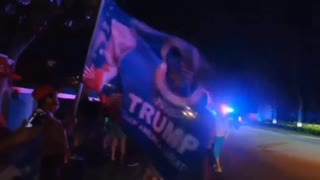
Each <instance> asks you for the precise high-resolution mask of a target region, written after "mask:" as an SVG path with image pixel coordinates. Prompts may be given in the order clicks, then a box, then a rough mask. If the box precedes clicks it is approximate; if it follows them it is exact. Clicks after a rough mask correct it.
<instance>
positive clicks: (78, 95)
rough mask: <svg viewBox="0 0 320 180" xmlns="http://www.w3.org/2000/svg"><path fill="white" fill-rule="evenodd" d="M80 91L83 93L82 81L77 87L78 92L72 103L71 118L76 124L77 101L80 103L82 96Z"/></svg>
mask: <svg viewBox="0 0 320 180" xmlns="http://www.w3.org/2000/svg"><path fill="white" fill-rule="evenodd" d="M82 93H83V82H81V83H80V86H79V89H78V94H77V96H76V100H75V103H74V109H73V118H74V123H75V124H77V122H78V121H77V112H78V108H79V103H80V99H81V97H82Z"/></svg>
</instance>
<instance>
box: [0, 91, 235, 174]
mask: <svg viewBox="0 0 320 180" xmlns="http://www.w3.org/2000/svg"><path fill="white" fill-rule="evenodd" d="M32 95H33V97H34V99H35V100H36V101H37V104H38V107H37V108H36V110H35V111H34V112H33V114H32V115H31V116H30V118H29V119H28V120H26V122H25V123H24V124H23V125H22V127H21V128H20V129H19V130H17V131H15V132H10V131H9V130H8V129H7V128H5V127H3V126H2V127H0V128H1V130H0V138H1V141H0V179H15V178H16V179H19V178H22V177H23V178H22V179H33V178H36V177H38V178H39V179H46V180H48V179H49V180H50V179H53V180H59V179H72V178H75V177H76V176H82V175H83V174H81V173H79V172H78V173H75V174H73V175H72V173H70V172H68V171H66V167H67V164H70V161H83V160H84V159H96V160H100V161H102V163H104V162H107V161H111V162H112V163H115V164H120V165H125V166H129V167H133V166H139V165H140V163H141V162H146V161H145V159H144V158H145V157H144V156H143V155H141V154H142V153H141V151H140V150H139V148H138V146H137V144H135V143H134V140H133V139H130V137H128V136H127V135H126V134H125V133H124V131H123V130H122V128H121V125H122V123H123V120H122V116H121V108H120V107H121V95H120V94H115V95H112V96H102V97H101V98H100V99H101V102H91V101H89V100H88V98H82V99H81V101H80V106H79V113H78V116H77V117H71V118H69V120H67V121H66V120H62V121H61V120H58V119H57V118H56V117H55V112H56V111H57V110H58V109H59V106H60V103H59V99H58V97H57V92H56V90H55V89H54V88H53V87H51V86H42V87H40V88H37V89H35V90H34V92H33V93H32ZM75 118H77V124H74V121H73V120H70V119H75ZM228 122H229V121H228V120H227V118H226V117H225V115H223V114H221V113H218V114H217V115H216V118H215V128H214V132H213V146H211V149H210V155H209V156H210V157H212V159H213V161H212V163H211V165H212V166H213V168H214V170H215V171H216V172H218V173H222V165H221V162H220V161H221V160H220V157H221V151H222V148H223V145H224V142H225V139H226V138H227V137H228V134H229V130H228V129H229V124H228ZM127 149H128V150H127ZM107 152H109V154H108V153H107ZM86 163H87V161H86ZM146 169H147V170H146V172H145V174H144V175H145V177H144V179H152V178H154V177H158V179H160V175H159V174H158V173H157V172H156V170H155V169H154V168H152V167H150V166H148V168H146ZM72 176H73V177H72ZM79 178H81V177H77V179H79Z"/></svg>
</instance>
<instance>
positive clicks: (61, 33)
mask: <svg viewBox="0 0 320 180" xmlns="http://www.w3.org/2000/svg"><path fill="white" fill-rule="evenodd" d="M69 1H70V0H69ZM79 2H82V1H79ZM118 2H119V4H120V5H121V6H122V7H123V8H124V9H125V10H126V11H127V12H128V13H129V14H131V15H133V16H134V17H136V18H138V19H140V20H142V21H144V22H146V23H147V24H149V25H150V26H152V27H155V28H157V29H159V30H162V31H164V32H168V33H171V34H175V35H178V36H180V37H182V38H184V39H186V40H188V41H189V42H192V43H193V44H195V45H196V46H197V47H199V48H200V49H201V50H202V52H203V53H204V54H205V55H206V57H207V60H208V61H209V62H210V63H211V64H212V66H213V67H214V71H215V76H214V77H212V81H213V83H212V89H213V91H215V94H216V96H217V97H225V98H222V99H229V100H230V101H232V102H233V103H235V104H241V102H242V101H248V102H251V103H250V105H247V106H254V107H256V105H258V104H262V103H275V102H276V104H278V106H281V107H283V108H284V109H290V110H293V109H295V108H296V107H297V95H298V92H301V94H302V96H303V98H304V101H305V103H304V104H305V107H306V111H315V112H318V111H319V110H320V103H319V102H320V97H319V95H318V94H319V93H318V92H319V91H320V87H319V85H318V84H319V83H318V81H319V80H318V79H319V78H318V77H320V76H319V75H320V73H319V70H318V68H319V67H320V62H319V61H318V58H317V57H319V51H316V50H315V49H316V48H317V47H319V46H317V45H318V44H319V42H318V41H317V40H319V36H316V33H315V32H316V28H319V23H318V21H317V20H319V19H320V18H319V17H317V16H315V14H313V13H314V12H315V8H312V6H311V5H310V4H306V3H304V2H294V1H289V0H281V1H275V0H260V1H256V0H241V1H239V0H224V1H214V0H206V1H205V0H197V1H195V0H193V1H191V0H184V1H182V0H179V1H172V0H171V1H169V0H162V1H158V0H152V1H150V0H135V1H130V0H119V1H118ZM79 7H80V8H79ZM74 9H76V10H74V11H72V12H73V14H72V13H71V14H72V15H70V13H69V15H68V16H65V17H63V18H62V19H64V20H65V19H67V18H75V19H78V21H79V23H80V22H82V21H80V20H79V17H80V16H83V15H84V13H83V11H84V10H85V9H86V8H85V6H84V5H82V6H81V3H80V5H79V4H78V6H77V8H74ZM80 19H81V18H80ZM80 24H81V23H80ZM92 30H93V23H91V24H90V23H87V25H86V26H83V27H80V28H75V29H73V30H72V29H71V30H70V29H68V28H57V27H55V26H54V27H53V28H51V30H50V31H48V32H46V33H43V34H42V35H41V37H39V38H37V40H36V41H35V42H34V43H33V44H32V46H30V47H32V48H30V49H29V50H28V51H27V52H26V53H25V54H24V56H23V57H22V58H21V61H20V65H18V66H19V67H22V66H24V65H26V64H30V63H26V62H27V61H28V62H30V61H34V62H40V61H41V62H43V64H45V61H44V60H45V59H48V58H49V59H50V58H52V59H57V61H58V63H57V69H56V70H55V71H57V72H59V74H60V76H70V75H76V74H77V73H79V72H81V71H82V64H81V63H79V62H84V58H85V55H86V48H87V46H88V43H89V40H90V36H91V33H92ZM44 47H46V48H44ZM31 59H32V60H31ZM75 62H78V63H75ZM75 64H77V65H75ZM39 66H40V65H39ZM21 69H22V68H18V69H17V70H18V71H19V70H20V71H23V70H21ZM41 69H42V70H43V68H38V70H36V71H38V73H41ZM32 71H33V72H35V71H34V70H32ZM42 73H43V72H42ZM222 92H223V93H222Z"/></svg>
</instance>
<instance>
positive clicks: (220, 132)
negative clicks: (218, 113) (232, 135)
mask: <svg viewBox="0 0 320 180" xmlns="http://www.w3.org/2000/svg"><path fill="white" fill-rule="evenodd" d="M215 125H216V127H215V128H216V134H215V135H216V137H225V136H227V135H228V131H229V122H228V119H227V118H224V117H217V119H216V120H215Z"/></svg>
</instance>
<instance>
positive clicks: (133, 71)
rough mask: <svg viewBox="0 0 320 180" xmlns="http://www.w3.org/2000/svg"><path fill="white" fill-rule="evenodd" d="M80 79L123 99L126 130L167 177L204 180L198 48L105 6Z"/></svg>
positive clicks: (204, 118) (203, 98)
mask: <svg viewBox="0 0 320 180" xmlns="http://www.w3.org/2000/svg"><path fill="white" fill-rule="evenodd" d="M98 17H99V18H98V20H97V23H96V28H95V31H94V35H93V38H92V41H91V44H90V49H89V52H88V56H87V62H86V65H85V68H84V73H83V82H84V83H85V85H86V86H87V87H89V88H90V89H92V90H94V91H96V92H98V93H100V94H101V95H110V94H113V93H121V94H122V103H121V108H122V111H121V112H122V117H123V119H124V125H123V128H124V130H125V132H126V133H127V134H128V135H129V136H130V137H133V138H134V139H135V140H136V142H137V143H138V144H139V146H140V147H143V149H144V150H145V151H146V152H147V155H148V157H149V158H150V159H151V161H152V164H153V165H154V166H155V167H156V169H157V170H158V171H159V172H160V174H161V175H162V176H163V177H164V178H165V179H203V170H204V160H205V154H206V150H207V147H208V145H209V141H210V136H211V133H212V121H213V118H212V117H211V113H210V112H209V111H208V109H207V108H206V107H207V106H208V104H210V102H211V101H210V96H209V95H208V93H207V91H206V89H205V87H204V85H203V84H204V83H203V81H202V75H203V74H206V72H208V71H207V67H208V66H207V65H206V64H205V63H204V61H203V59H202V56H201V55H200V54H199V52H198V50H197V49H196V48H195V47H193V46H192V45H191V44H189V43H187V42H185V41H184V40H182V39H179V38H178V37H175V36H172V35H168V34H165V33H162V32H159V31H157V30H154V29H152V28H150V27H148V26H147V25H145V24H143V23H142V22H140V21H138V20H136V19H134V18H132V17H130V16H129V15H127V14H126V13H124V12H123V11H122V10H121V9H120V8H119V7H117V6H116V4H115V3H114V1H108V0H105V1H103V2H102V4H101V8H100V12H99V16H98Z"/></svg>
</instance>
